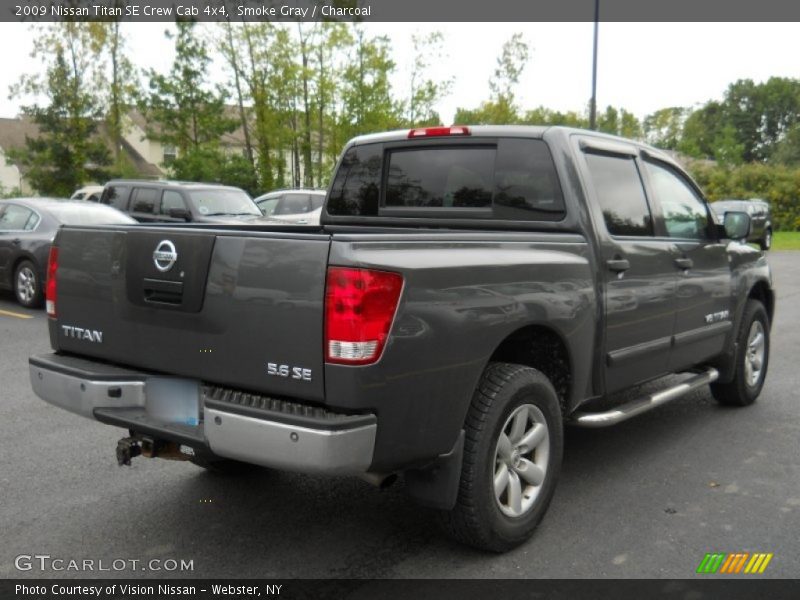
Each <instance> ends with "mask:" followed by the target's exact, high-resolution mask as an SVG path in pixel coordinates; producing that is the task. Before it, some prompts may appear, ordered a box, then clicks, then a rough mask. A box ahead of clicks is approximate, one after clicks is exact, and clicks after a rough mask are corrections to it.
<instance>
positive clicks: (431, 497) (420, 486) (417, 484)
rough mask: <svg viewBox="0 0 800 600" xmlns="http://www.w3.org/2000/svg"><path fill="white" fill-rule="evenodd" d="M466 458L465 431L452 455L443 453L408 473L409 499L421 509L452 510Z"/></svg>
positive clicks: (407, 487) (462, 431) (451, 452)
mask: <svg viewBox="0 0 800 600" xmlns="http://www.w3.org/2000/svg"><path fill="white" fill-rule="evenodd" d="M463 458H464V430H463V429H462V430H461V432H460V433H459V435H458V440H457V441H456V443H455V445H454V446H453V449H452V450H450V452H448V453H447V454H442V455H441V456H439V458H437V459H436V460H435V461H434V462H433V463H432V464H430V465H428V466H427V467H425V468H424V469H412V470H409V471H406V473H405V479H406V489H407V490H408V494H409V496H411V498H412V499H413V500H414V501H415V502H417V503H418V504H421V505H422V506H428V507H430V508H437V509H440V510H451V509H452V508H453V507H454V506H455V505H456V499H457V498H458V484H459V482H460V481H461V462H462V460H463Z"/></svg>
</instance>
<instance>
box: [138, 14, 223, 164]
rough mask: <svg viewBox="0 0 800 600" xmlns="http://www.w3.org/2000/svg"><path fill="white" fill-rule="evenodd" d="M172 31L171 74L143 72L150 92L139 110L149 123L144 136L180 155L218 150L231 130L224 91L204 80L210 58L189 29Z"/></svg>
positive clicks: (184, 25)
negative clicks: (172, 147)
mask: <svg viewBox="0 0 800 600" xmlns="http://www.w3.org/2000/svg"><path fill="white" fill-rule="evenodd" d="M176 26H177V29H178V32H177V35H175V36H174V39H175V61H174V62H173V65H172V69H171V71H170V73H169V74H168V75H163V74H160V73H157V72H155V71H153V70H151V71H150V72H149V78H150V93H149V94H148V95H147V97H146V98H145V101H144V103H143V106H142V108H143V110H144V112H145V114H146V115H147V117H148V119H149V121H150V122H151V123H154V124H155V126H154V127H151V128H150V130H149V131H148V132H147V133H148V135H149V136H150V137H151V139H155V140H158V141H160V142H161V143H162V144H166V145H171V146H175V148H176V149H177V150H178V155H181V154H186V153H187V152H189V151H194V150H201V149H204V148H216V147H218V146H219V143H220V138H221V137H222V136H223V135H224V134H226V133H230V132H231V131H233V130H234V129H235V127H236V121H235V120H234V119H231V118H230V117H228V116H226V112H225V99H226V97H227V96H226V93H225V90H224V89H222V88H221V87H220V86H216V87H212V86H210V85H209V83H208V81H207V78H208V65H209V63H210V62H211V58H210V57H209V56H208V52H207V50H206V45H205V44H204V43H203V41H202V40H200V39H199V38H198V37H197V36H196V35H195V24H194V23H193V22H191V21H178V22H177V23H176ZM166 35H167V37H170V38H171V37H173V35H172V34H170V33H169V32H167V34H166Z"/></svg>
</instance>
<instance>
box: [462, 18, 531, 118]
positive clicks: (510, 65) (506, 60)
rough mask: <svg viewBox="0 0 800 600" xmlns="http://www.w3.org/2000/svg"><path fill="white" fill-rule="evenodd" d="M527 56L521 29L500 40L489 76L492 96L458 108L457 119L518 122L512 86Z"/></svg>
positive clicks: (520, 73) (523, 67)
mask: <svg viewBox="0 0 800 600" xmlns="http://www.w3.org/2000/svg"><path fill="white" fill-rule="evenodd" d="M529 58H530V49H529V47H528V44H527V43H526V42H525V41H524V39H523V37H522V34H521V33H515V34H514V35H512V36H511V38H510V39H509V40H508V41H506V43H505V44H503V49H502V50H501V52H500V56H499V57H498V58H497V66H496V67H495V70H494V74H493V75H492V77H491V78H490V79H489V89H490V90H491V98H490V100H488V101H485V102H483V103H481V105H480V106H479V107H478V108H476V109H463V108H459V109H458V110H457V111H456V119H455V120H456V123H474V124H476V125H507V124H512V123H518V122H519V121H520V116H519V114H518V112H517V107H516V104H515V94H514V89H515V87H516V85H517V84H518V83H519V78H520V76H521V75H522V72H523V70H524V69H525V66H526V65H527V63H528V60H529Z"/></svg>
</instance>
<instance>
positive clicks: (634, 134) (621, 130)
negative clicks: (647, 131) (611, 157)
mask: <svg viewBox="0 0 800 600" xmlns="http://www.w3.org/2000/svg"><path fill="white" fill-rule="evenodd" d="M597 130H598V131H602V132H604V133H610V134H612V135H620V136H622V137H626V138H631V139H637V138H641V137H642V125H641V123H640V122H639V119H637V118H636V116H635V115H634V114H633V113H631V112H629V111H627V110H625V109H624V108H615V107H613V106H607V107H606V109H605V111H603V112H602V113H600V114H599V115H598V117H597Z"/></svg>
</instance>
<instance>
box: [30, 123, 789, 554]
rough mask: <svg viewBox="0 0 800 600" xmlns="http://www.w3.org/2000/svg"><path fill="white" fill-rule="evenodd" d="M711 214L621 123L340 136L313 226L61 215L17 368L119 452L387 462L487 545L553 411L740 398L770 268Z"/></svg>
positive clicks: (545, 454)
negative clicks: (44, 349) (36, 330)
mask: <svg viewBox="0 0 800 600" xmlns="http://www.w3.org/2000/svg"><path fill="white" fill-rule="evenodd" d="M724 221H725V223H724V225H723V224H718V223H716V222H715V221H714V217H713V216H712V214H711V212H710V211H709V209H708V206H707V204H706V201H705V200H704V198H703V196H702V194H701V193H700V190H699V189H698V188H697V186H696V185H695V184H694V183H693V182H692V180H691V179H690V178H689V177H687V175H686V174H685V173H684V172H683V171H682V170H681V169H680V167H678V166H677V165H676V164H675V163H674V162H673V161H672V160H671V159H670V158H669V157H668V156H666V155H665V154H663V153H661V152H659V151H658V150H655V149H653V148H649V147H646V146H644V145H641V144H638V143H635V142H631V141H627V140H624V139H619V138H614V137H610V136H605V135H600V134H596V133H593V132H588V131H580V130H572V129H565V128H559V127H551V128H546V127H437V128H428V129H418V130H412V131H410V132H409V131H405V132H393V133H383V134H376V135H368V136H363V137H359V138H356V139H354V140H353V141H351V142H350V143H349V144H348V145H347V146H346V148H345V149H344V153H343V155H342V158H341V160H340V162H339V164H338V166H337V168H336V171H335V174H334V177H333V181H332V184H331V186H330V190H329V192H328V198H327V200H326V204H325V209H324V211H323V213H322V224H321V225H320V226H315V227H310V226H308V227H290V226H275V227H271V226H270V227H266V226H263V225H261V226H255V225H252V226H248V225H231V226H228V225H211V224H209V225H188V226H183V227H180V228H177V227H171V226H169V225H166V226H157V225H156V226H144V225H139V226H104V227H76V226H70V227H64V228H63V229H62V230H61V231H60V233H59V234H58V237H57V238H56V240H55V244H54V248H53V250H52V254H51V257H50V264H49V268H48V280H47V285H46V289H47V310H48V314H49V317H50V318H49V327H50V340H51V344H52V346H53V349H54V350H55V352H54V353H52V354H47V355H42V356H34V357H32V358H31V359H30V376H31V382H32V385H33V389H34V390H35V392H36V394H38V395H39V396H40V397H41V398H43V399H44V400H46V401H47V402H50V403H52V404H54V405H56V406H60V407H62V408H65V409H67V410H69V411H72V412H75V413H78V414H80V415H83V416H85V417H89V418H92V419H96V420H98V421H101V422H103V423H107V424H110V425H115V426H118V427H122V428H125V429H128V430H129V435H128V437H126V438H124V439H122V440H120V442H119V444H118V447H117V457H118V460H119V461H120V463H121V464H123V463H129V462H130V460H131V457H133V456H136V455H137V454H140V453H141V454H144V455H146V456H150V457H152V456H164V457H169V458H185V459H187V460H191V461H192V462H194V463H197V464H199V465H201V466H204V467H208V468H214V469H226V468H232V467H236V466H237V465H239V466H241V463H251V464H256V465H262V466H266V467H274V468H277V469H289V470H297V471H307V472H322V473H333V474H360V475H362V476H363V477H365V478H367V479H371V480H373V481H375V482H380V481H383V480H386V479H387V478H392V477H394V476H395V475H397V474H401V473H402V474H404V475H405V480H406V486H407V489H408V492H409V494H410V495H411V496H412V497H413V498H414V499H415V500H417V501H418V502H420V503H422V504H424V505H427V506H432V507H434V508H437V509H439V511H440V514H441V517H442V518H441V521H442V522H443V524H444V527H445V529H446V530H447V531H448V532H449V533H451V534H452V535H453V536H454V537H455V538H457V539H458V540H461V541H462V542H465V543H467V544H471V545H473V546H476V547H479V548H484V549H489V550H494V551H503V550H507V549H509V548H511V547H513V546H515V545H517V544H519V543H521V542H523V541H524V540H525V539H527V538H528V537H529V536H530V535H531V533H532V531H533V529H534V528H535V526H536V525H537V523H538V522H539V521H540V520H541V518H542V516H543V514H544V512H545V510H546V509H547V506H548V503H549V502H550V499H551V497H552V495H553V491H554V488H555V485H556V480H557V478H558V475H559V471H560V469H561V456H562V446H563V440H564V435H563V428H564V425H565V424H566V423H572V424H574V425H578V426H585V427H603V426H606V425H612V424H615V423H618V422H620V421H623V420H625V419H627V418H629V417H631V416H633V415H636V414H638V413H641V412H643V411H647V410H649V409H651V408H654V407H656V406H659V405H661V404H663V403H664V402H667V401H669V400H672V399H674V398H677V397H679V396H681V395H682V394H684V393H686V392H688V391H691V390H694V389H696V388H699V387H701V386H705V385H706V384H711V392H712V393H713V395H714V397H715V398H716V399H717V400H718V401H719V402H721V403H722V404H726V405H734V406H745V405H749V404H751V403H752V402H753V401H754V400H755V399H756V397H757V396H758V395H759V393H760V392H761V389H762V386H763V385H764V378H765V376H766V373H767V364H768V359H769V336H770V323H771V321H772V316H773V310H774V294H773V290H772V284H771V275H770V270H769V266H768V265H767V262H766V260H765V257H764V254H763V253H761V252H760V251H758V250H756V249H754V248H752V247H750V246H747V245H746V244H743V243H741V242H740V241H739V240H742V239H745V238H746V237H747V233H748V229H749V217H748V215H747V214H745V213H739V212H729V213H727V214H726V215H724ZM675 373H679V374H682V375H681V376H680V377H670V378H666V379H665V381H666V383H663V385H662V386H661V387H660V391H657V392H655V393H650V394H647V395H643V396H641V397H638V398H636V399H635V400H632V401H629V402H627V403H625V404H622V405H618V406H616V407H615V408H613V409H611V410H605V411H602V412H596V411H595V412H592V411H590V410H588V408H587V402H588V401H590V400H593V399H598V398H602V397H605V396H608V395H609V394H612V393H614V392H618V391H620V390H623V389H626V388H631V387H633V386H636V385H638V384H641V383H643V382H647V381H651V380H654V379H656V378H660V377H662V376H664V375H668V374H675ZM654 386H655V389H659V387H658V385H657V384H654ZM631 396H633V397H636V396H637V395H636V394H632V395H631Z"/></svg>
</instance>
